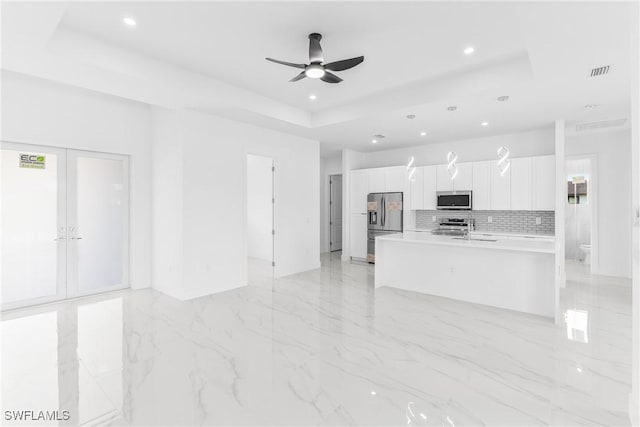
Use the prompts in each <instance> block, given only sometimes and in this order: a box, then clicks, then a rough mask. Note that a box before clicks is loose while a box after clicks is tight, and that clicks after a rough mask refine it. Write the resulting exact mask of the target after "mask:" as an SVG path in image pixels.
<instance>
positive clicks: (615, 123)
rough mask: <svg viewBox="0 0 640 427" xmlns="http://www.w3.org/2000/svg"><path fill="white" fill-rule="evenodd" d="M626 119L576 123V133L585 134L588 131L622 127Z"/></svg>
mask: <svg viewBox="0 0 640 427" xmlns="http://www.w3.org/2000/svg"><path fill="white" fill-rule="evenodd" d="M626 122H627V119H614V120H601V121H599V122H589V123H578V124H577V125H576V132H586V131H589V130H597V129H604V128H613V127H620V126H623V125H624V124H625V123H626Z"/></svg>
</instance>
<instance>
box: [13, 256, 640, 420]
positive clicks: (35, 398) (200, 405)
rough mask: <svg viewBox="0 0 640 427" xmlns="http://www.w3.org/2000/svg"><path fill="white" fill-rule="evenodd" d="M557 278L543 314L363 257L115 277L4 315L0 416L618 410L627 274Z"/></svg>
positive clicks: (495, 414) (403, 415)
mask: <svg viewBox="0 0 640 427" xmlns="http://www.w3.org/2000/svg"><path fill="white" fill-rule="evenodd" d="M569 276H570V280H569V282H568V286H567V288H566V289H565V290H563V292H562V301H563V312H565V313H566V316H565V318H566V321H565V322H563V323H562V324H561V325H557V326H556V325H554V324H552V323H551V322H550V321H549V320H546V319H543V318H539V317H535V316H529V315H523V314H519V313H515V312H509V311H504V310H500V309H492V308H489V307H484V306H478V305H472V304H468V303H461V302H456V301H452V300H447V299H443V298H437V297H430V296H426V295H418V294H413V293H410V292H405V291H399V290H394V289H389V288H381V289H378V290H377V291H376V290H375V289H374V287H373V271H372V268H371V266H368V265H356V264H350V263H345V262H341V261H340V260H339V258H338V256H336V255H334V256H332V257H328V256H326V257H324V258H323V266H322V269H320V270H315V271H312V272H308V273H304V274H299V275H295V276H290V277H287V278H284V279H278V280H273V279H269V278H262V279H260V278H256V277H251V276H250V277H251V281H252V283H256V285H251V286H248V287H246V288H242V289H238V290H233V291H229V292H225V293H222V294H218V295H214V296H211V297H205V298H200V299H197V300H193V301H190V302H179V301H176V300H174V299H172V298H169V297H167V296H164V295H162V294H160V293H158V292H155V291H153V290H144V291H124V292H119V293H112V294H108V295H102V296H99V297H93V298H87V299H83V300H77V301H69V302H65V303H60V304H55V305H49V306H43V307H38V308H31V309H26V310H20V311H15V312H10V313H5V314H4V315H3V321H2V326H3V328H2V391H3V393H2V406H3V414H4V411H6V410H54V409H60V410H69V411H70V414H71V420H69V421H68V422H60V423H59V424H61V425H68V424H83V425H87V424H91V425H95V424H111V425H201V424H220V425H351V424H357V425H407V424H408V425H429V426H431V425H433V426H435V425H438V426H442V425H444V426H460V425H483V424H485V425H548V424H551V425H562V426H566V425H609V426H611V425H628V424H629V420H628V417H627V414H626V411H627V401H628V400H627V399H628V392H629V389H630V384H629V379H630V370H631V366H630V365H631V357H630V328H631V317H630V309H631V307H630V305H629V304H630V300H631V298H630V296H631V288H630V284H629V283H628V282H627V281H622V280H616V279H610V278H592V277H590V276H589V275H588V274H586V273H584V271H583V269H582V268H581V266H580V265H572V266H570V271H569ZM3 422H4V423H5V424H11V423H7V422H6V421H3ZM29 424H30V425H39V424H40V425H52V424H55V423H51V422H46V423H33V422H30V423H29Z"/></svg>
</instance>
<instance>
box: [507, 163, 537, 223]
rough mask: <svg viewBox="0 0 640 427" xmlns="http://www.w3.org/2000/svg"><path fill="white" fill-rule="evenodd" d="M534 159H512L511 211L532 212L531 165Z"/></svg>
mask: <svg viewBox="0 0 640 427" xmlns="http://www.w3.org/2000/svg"><path fill="white" fill-rule="evenodd" d="M533 159H534V158H532V157H521V158H518V159H511V167H510V172H511V210H514V211H529V210H531V199H532V197H531V193H532V182H531V163H532V160H533Z"/></svg>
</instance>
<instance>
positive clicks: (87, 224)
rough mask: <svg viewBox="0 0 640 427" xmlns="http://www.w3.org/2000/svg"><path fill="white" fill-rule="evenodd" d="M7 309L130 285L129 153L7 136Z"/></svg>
mask: <svg viewBox="0 0 640 427" xmlns="http://www.w3.org/2000/svg"><path fill="white" fill-rule="evenodd" d="M0 148H1V149H0V157H1V159H0V163H1V165H2V172H1V175H0V176H1V180H2V182H1V187H2V220H1V221H2V266H3V268H2V310H8V309H13V308H19V307H25V306H30V305H35V304H42V303H47V302H52V301H58V300H62V299H66V298H74V297H78V296H84V295H90V294H95V293H100V292H106V291H111V290H116V289H123V288H126V287H128V286H129V158H128V157H127V156H122V155H115V154H106V153H97V152H90V151H80V150H71V149H64V148H53V147H44V146H35V145H27V144H17V143H7V142H3V143H2V145H1V147H0Z"/></svg>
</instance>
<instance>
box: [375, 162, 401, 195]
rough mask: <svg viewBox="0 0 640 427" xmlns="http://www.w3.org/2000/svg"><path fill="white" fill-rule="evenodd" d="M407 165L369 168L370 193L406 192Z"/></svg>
mask: <svg viewBox="0 0 640 427" xmlns="http://www.w3.org/2000/svg"><path fill="white" fill-rule="evenodd" d="M405 172H406V167H404V166H394V167H390V168H376V169H369V193H391V192H404V191H405V189H406V188H407V187H406V184H405V181H406V173H405Z"/></svg>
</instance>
